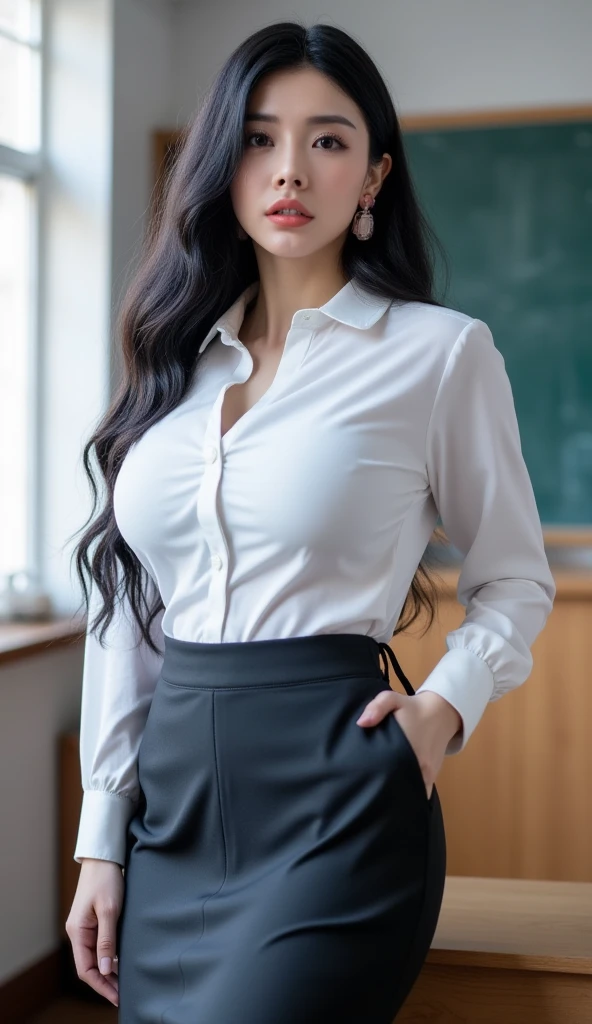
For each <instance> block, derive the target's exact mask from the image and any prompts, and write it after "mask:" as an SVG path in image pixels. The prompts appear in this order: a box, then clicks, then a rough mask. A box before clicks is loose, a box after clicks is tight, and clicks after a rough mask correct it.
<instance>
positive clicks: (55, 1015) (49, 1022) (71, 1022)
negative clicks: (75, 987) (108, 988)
mask: <svg viewBox="0 0 592 1024" xmlns="http://www.w3.org/2000/svg"><path fill="white" fill-rule="evenodd" d="M27 1024H117V1008H116V1007H115V1006H112V1005H110V1004H109V1003H108V1001H107V1000H105V1006H95V1005H94V1004H93V1003H87V1002H83V1001H82V1000H78V999H67V998H63V999H57V1000H56V1002H55V1003H52V1005H51V1006H49V1007H48V1008H47V1009H46V1010H44V1011H43V1013H39V1014H36V1016H35V1017H29V1018H27Z"/></svg>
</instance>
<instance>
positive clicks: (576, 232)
mask: <svg viewBox="0 0 592 1024" xmlns="http://www.w3.org/2000/svg"><path fill="white" fill-rule="evenodd" d="M403 138H404V143H405V149H406V152H407V155H408V158H409V164H410V169H411V173H412V175H413V178H414V181H415V185H416V189H417V192H418V195H419V199H420V201H421V203H422V206H423V209H424V210H425V213H426V215H427V217H428V219H429V220H430V222H431V224H432V226H433V227H434V229H435V231H436V233H437V234H438V236H439V238H440V239H441V241H442V242H443V244H444V247H445V249H446V250H447V253H448V257H449V262H450V285H449V289H448V292H447V293H446V295H445V297H444V301H445V303H446V305H447V306H449V307H450V308H453V309H459V310H462V311H463V312H464V313H467V314H469V315H470V316H474V317H478V318H479V319H480V320H484V321H485V322H486V323H487V324H488V325H489V327H490V328H491V331H492V333H493V337H494V340H495V343H496V346H497V348H499V350H500V352H501V353H502V355H503V357H504V359H505V363H506V369H507V372H508V376H509V378H510V382H511V385H512V390H513V393H514V400H515V404H516V413H517V416H518V423H519V426H520V436H521V440H522V451H523V453H524V459H525V462H526V464H527V466H528V470H529V473H530V475H531V479H532V482H533V487H534V492H535V496H536V500H537V506H538V510H539V515H540V517H541V520H542V522H543V525H544V526H579V527H581V526H589V525H590V524H592V117H591V119H590V120H587V121H573V120H572V121H564V122H553V123H543V124H541V123H539V124H530V125H511V126H510V125H501V126H496V127H478V128H475V127H470V128H466V127H463V128H452V129H451V128H445V129H442V130H433V129H429V130H420V131H416V130H405V128H403ZM442 282H443V277H442V272H441V271H440V281H439V283H440V286H442Z"/></svg>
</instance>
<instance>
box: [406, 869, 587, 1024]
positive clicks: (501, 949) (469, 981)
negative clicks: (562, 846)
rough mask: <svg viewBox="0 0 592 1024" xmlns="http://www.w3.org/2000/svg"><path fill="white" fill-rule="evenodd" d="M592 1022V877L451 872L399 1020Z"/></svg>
mask: <svg viewBox="0 0 592 1024" xmlns="http://www.w3.org/2000/svg"><path fill="white" fill-rule="evenodd" d="M420 1021H421V1022H422V1024H424V1022H430V1021H432V1022H436V1021H437V1022H438V1024H589V1022H590V1021H592V883H587V882H543V881H531V880H524V879H508V878H470V877H456V876H448V877H447V879H446V885H445V890H444V899H443V903H442V910H441V913H440V920H439V922H438V927H437V929H436V934H435V936H434V939H433V942H432V948H431V949H430V952H429V953H428V957H427V959H426V962H425V964H424V966H423V968H422V971H421V974H420V976H419V978H418V980H417V982H416V984H415V986H414V988H413V991H412V992H411V994H410V996H409V998H408V999H407V1002H406V1004H405V1006H404V1008H403V1009H402V1010H401V1012H400V1013H399V1014H398V1016H397V1024H399V1022H401V1024H411V1022H414V1024H419V1022H420Z"/></svg>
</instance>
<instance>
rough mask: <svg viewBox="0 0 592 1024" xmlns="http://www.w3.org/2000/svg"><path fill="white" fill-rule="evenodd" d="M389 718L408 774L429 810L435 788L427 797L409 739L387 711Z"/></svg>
mask: <svg viewBox="0 0 592 1024" xmlns="http://www.w3.org/2000/svg"><path fill="white" fill-rule="evenodd" d="M389 716H390V719H391V721H392V722H393V723H394V729H395V731H396V732H397V733H398V735H399V739H400V742H401V745H402V748H403V750H404V752H405V757H406V759H407V763H408V765H409V771H410V774H411V775H412V777H413V778H414V779H415V783H416V786H418V787H421V788H420V789H419V793H420V795H421V797H422V799H423V802H424V803H425V804H426V806H427V807H428V808H429V809H430V810H431V809H432V807H433V805H434V800H435V793H436V786H435V784H434V785H433V787H432V792H431V795H430V796H429V797H428V791H427V789H426V784H425V781H424V777H423V772H422V770H421V766H420V763H419V760H418V757H417V754H416V753H415V750H414V749H413V746H412V744H411V741H410V740H409V738H408V736H407V733H406V732H405V730H404V729H403V727H402V725H401V724H400V722H399V720H398V719H397V718H395V715H394V713H393V712H392V711H389Z"/></svg>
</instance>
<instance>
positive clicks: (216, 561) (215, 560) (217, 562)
mask: <svg viewBox="0 0 592 1024" xmlns="http://www.w3.org/2000/svg"><path fill="white" fill-rule="evenodd" d="M212 566H213V568H214V569H221V568H222V559H221V558H220V555H212Z"/></svg>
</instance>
